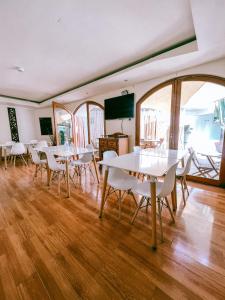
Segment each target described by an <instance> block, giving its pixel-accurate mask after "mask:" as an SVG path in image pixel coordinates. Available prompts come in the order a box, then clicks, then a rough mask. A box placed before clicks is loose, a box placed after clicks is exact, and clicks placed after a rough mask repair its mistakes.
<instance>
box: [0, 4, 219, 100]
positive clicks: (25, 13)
mask: <svg viewBox="0 0 225 300" xmlns="http://www.w3.org/2000/svg"><path fill="white" fill-rule="evenodd" d="M224 11H225V1H224V0H204V6H203V5H202V0H193V1H188V0H170V1H166V0H141V1H140V0H139V1H138V0H115V1H110V0H95V1H93V0H82V1H75V0H64V1H60V0H32V1H31V0H20V1H17V0H7V1H1V2H0V39H1V44H0V94H1V95H9V96H11V97H17V98H26V99H30V100H34V101H37V102H39V101H42V100H44V99H46V98H51V97H54V95H55V94H59V93H63V92H64V91H66V90H69V89H72V88H73V87H75V86H78V85H80V84H83V83H85V82H87V81H89V80H93V79H95V78H96V77H98V76H101V75H103V74H106V73H108V72H112V71H114V70H116V69H118V68H121V67H123V66H125V65H127V64H131V63H132V62H134V61H136V60H139V59H142V58H144V57H146V56H148V55H151V54H153V53H155V52H157V51H160V50H162V49H165V48H167V47H170V46H173V45H174V44H176V43H179V42H182V41H184V40H186V39H189V38H191V37H193V36H194V35H195V34H196V36H197V44H196V42H192V43H190V44H188V45H184V46H182V47H180V48H177V49H175V50H172V51H169V52H167V53H164V54H162V55H160V56H157V57H155V58H152V59H149V60H147V61H145V62H142V63H140V64H138V65H136V66H133V67H130V68H128V69H126V70H123V71H120V72H117V73H116V74H113V75H111V76H108V77H106V78H103V79H101V80H98V81H96V82H94V83H91V84H89V85H85V86H83V87H81V88H79V89H76V90H74V91H73V92H69V93H67V94H64V95H62V96H60V97H57V101H74V100H80V99H82V98H85V96H87V93H88V95H89V96H92V95H96V94H100V93H103V92H106V91H109V90H112V89H117V88H121V87H124V86H125V85H126V84H127V85H131V84H133V83H136V82H140V81H144V80H147V79H151V78H154V77H158V76H161V75H163V74H168V73H171V72H174V71H178V70H181V69H184V68H187V67H190V66H194V65H197V64H200V63H203V62H207V61H210V60H214V59H218V58H220V57H223V56H225V43H224V37H225V19H224V17H223V12H224ZM222 42H223V43H224V44H222ZM15 66H21V67H23V68H24V69H25V71H24V72H18V71H17V70H15ZM124 80H128V81H127V82H126V83H125V82H124ZM8 101H9V100H8Z"/></svg>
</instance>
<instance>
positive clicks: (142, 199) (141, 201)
mask: <svg viewBox="0 0 225 300" xmlns="http://www.w3.org/2000/svg"><path fill="white" fill-rule="evenodd" d="M144 199H145V198H144V196H143V197H141V200H140V202H139V205H138V206H137V208H136V210H135V212H134V215H133V217H132V219H131V224H133V223H134V220H135V219H136V217H137V214H138V212H139V210H140V208H141V206H142V204H143V202H144Z"/></svg>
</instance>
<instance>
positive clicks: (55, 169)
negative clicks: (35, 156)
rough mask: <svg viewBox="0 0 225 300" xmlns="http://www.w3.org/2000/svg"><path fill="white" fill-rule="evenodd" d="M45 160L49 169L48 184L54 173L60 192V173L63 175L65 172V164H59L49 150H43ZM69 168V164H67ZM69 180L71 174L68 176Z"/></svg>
mask: <svg viewBox="0 0 225 300" xmlns="http://www.w3.org/2000/svg"><path fill="white" fill-rule="evenodd" d="M45 154H46V157H47V162H48V168H49V170H50V181H49V185H51V181H52V178H53V176H54V175H57V176H58V193H59V194H60V188H61V175H62V176H63V177H65V173H66V165H65V164H60V163H58V162H57V161H56V159H55V156H54V154H53V153H52V152H50V151H45ZM69 167H70V168H71V166H69ZM69 177H70V179H71V181H72V182H73V179H72V177H71V176H69Z"/></svg>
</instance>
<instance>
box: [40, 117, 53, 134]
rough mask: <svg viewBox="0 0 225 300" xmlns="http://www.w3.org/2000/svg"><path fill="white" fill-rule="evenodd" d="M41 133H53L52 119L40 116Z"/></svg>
mask: <svg viewBox="0 0 225 300" xmlns="http://www.w3.org/2000/svg"><path fill="white" fill-rule="evenodd" d="M39 122H40V128H41V135H52V119H51V118H39Z"/></svg>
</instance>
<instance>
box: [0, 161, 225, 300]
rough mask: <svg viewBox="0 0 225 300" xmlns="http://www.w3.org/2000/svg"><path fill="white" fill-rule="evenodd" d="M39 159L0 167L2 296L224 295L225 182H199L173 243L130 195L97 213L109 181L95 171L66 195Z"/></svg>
mask: <svg viewBox="0 0 225 300" xmlns="http://www.w3.org/2000/svg"><path fill="white" fill-rule="evenodd" d="M33 171H34V169H33V167H32V166H30V167H28V168H26V167H23V166H18V167H16V168H13V167H9V168H8V170H6V171H5V170H4V169H3V168H2V167H1V168H0V299H1V300H3V299H13V300H16V299H32V300H35V299H42V300H44V299H171V298H172V299H192V300H194V299H210V300H211V299H225V191H224V190H222V189H217V188H207V190H206V189H203V188H204V186H195V187H194V188H192V189H191V195H190V197H189V199H188V202H187V205H186V207H185V208H183V205H182V202H181V201H180V197H181V193H180V190H178V198H179V199H178V200H179V205H178V211H177V214H176V225H170V224H169V217H168V215H167V212H165V213H164V214H163V215H164V217H163V226H164V232H165V242H164V243H162V244H160V245H159V248H158V251H157V252H152V251H151V250H150V249H149V245H150V240H151V236H150V230H149V229H150V211H149V212H148V214H146V212H145V210H144V211H143V212H140V214H139V215H138V217H137V220H136V222H135V224H134V225H133V226H132V225H130V223H129V221H130V218H131V215H132V213H133V212H134V204H133V202H132V199H131V198H129V197H127V198H126V199H125V202H124V205H123V207H122V212H123V213H122V218H121V221H120V222H119V221H118V210H117V204H116V201H115V198H113V197H112V198H110V200H109V202H108V203H107V205H106V207H105V214H104V218H103V219H102V220H100V219H99V218H98V211H99V204H100V199H101V186H98V185H97V184H96V183H94V182H93V179H92V178H90V177H89V176H87V179H86V182H85V180H83V182H82V186H81V187H77V188H75V187H72V188H71V198H70V199H66V198H65V197H64V196H65V189H64V187H63V188H62V195H61V196H60V197H59V196H57V184H53V186H52V187H51V188H50V189H49V188H48V187H46V185H45V184H43V185H41V184H40V180H35V181H33V179H32V176H33Z"/></svg>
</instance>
